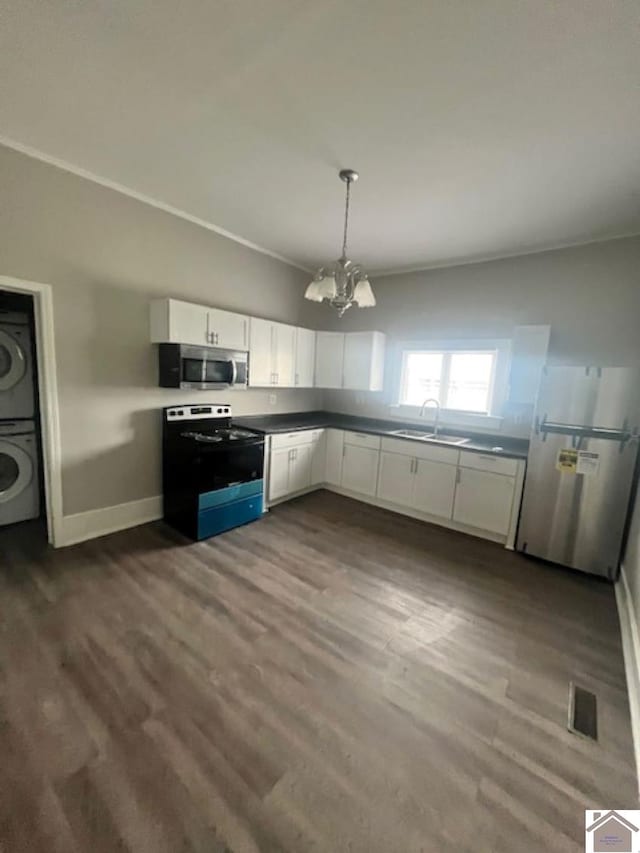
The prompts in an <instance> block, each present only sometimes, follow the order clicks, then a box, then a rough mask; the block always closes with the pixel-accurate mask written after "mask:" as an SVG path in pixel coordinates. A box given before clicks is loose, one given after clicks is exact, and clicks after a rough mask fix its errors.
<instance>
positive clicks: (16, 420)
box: [0, 290, 46, 527]
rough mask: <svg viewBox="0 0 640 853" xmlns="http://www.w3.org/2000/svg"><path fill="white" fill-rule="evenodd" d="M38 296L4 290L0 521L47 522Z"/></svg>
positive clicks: (0, 311)
mask: <svg viewBox="0 0 640 853" xmlns="http://www.w3.org/2000/svg"><path fill="white" fill-rule="evenodd" d="M41 436H42V429H41V414H40V395H39V386H38V352H37V346H36V333H35V312H34V304H33V296H31V295H29V294H23V293H15V292H9V291H6V290H0V527H8V526H10V525H14V524H20V523H24V522H31V523H32V524H36V523H37V521H40V522H41V524H42V525H43V526H44V524H46V501H45V492H44V476H43V471H44V466H43V459H42V438H41Z"/></svg>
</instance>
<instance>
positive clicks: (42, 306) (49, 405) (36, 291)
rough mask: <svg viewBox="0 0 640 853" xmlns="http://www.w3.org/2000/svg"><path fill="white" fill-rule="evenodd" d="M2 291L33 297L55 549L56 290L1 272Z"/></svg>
mask: <svg viewBox="0 0 640 853" xmlns="http://www.w3.org/2000/svg"><path fill="white" fill-rule="evenodd" d="M0 290H7V291H11V292H12V293H25V294H27V295H29V296H33V308H34V317H35V332H36V365H37V375H38V392H39V396H40V425H41V429H42V458H43V467H44V492H45V503H46V508H47V509H46V511H47V538H48V540H49V543H50V544H51V545H53V547H54V548H55V547H57V545H58V543H61V542H62V451H61V443H60V410H59V405H58V373H57V368H56V349H55V332H54V319H53V293H52V290H51V285H50V284H42V283H40V282H37V281H27V280H25V279H21V278H13V277H11V276H6V275H0Z"/></svg>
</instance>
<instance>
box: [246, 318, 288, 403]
mask: <svg viewBox="0 0 640 853" xmlns="http://www.w3.org/2000/svg"><path fill="white" fill-rule="evenodd" d="M295 342H296V329H295V327H294V326H287V325H286V324H285V323H274V322H273V321H271V320H260V319H258V318H257V317H252V318H251V325H250V336H249V385H250V386H252V387H254V388H255V387H265V386H278V387H280V388H291V387H293V385H294V384H295V370H294V367H295Z"/></svg>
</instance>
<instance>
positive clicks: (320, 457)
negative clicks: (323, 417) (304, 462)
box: [311, 430, 327, 486]
mask: <svg viewBox="0 0 640 853" xmlns="http://www.w3.org/2000/svg"><path fill="white" fill-rule="evenodd" d="M311 447H312V451H311V453H312V456H311V485H312V486H319V485H320V483H324V478H325V470H326V465H327V438H326V434H325V431H324V430H318V436H317V437H316V436H315V435H314V439H313V444H312V445H311Z"/></svg>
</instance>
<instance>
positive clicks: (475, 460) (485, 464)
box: [460, 450, 518, 477]
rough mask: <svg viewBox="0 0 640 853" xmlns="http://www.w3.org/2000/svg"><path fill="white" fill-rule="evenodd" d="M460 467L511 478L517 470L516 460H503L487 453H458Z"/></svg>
mask: <svg viewBox="0 0 640 853" xmlns="http://www.w3.org/2000/svg"><path fill="white" fill-rule="evenodd" d="M460 467H462V468H473V469H475V470H476V471H493V473H494V474H506V476H508V477H513V476H515V474H516V471H517V470H518V460H517V459H505V457H504V456H493V455H491V454H489V453H469V452H467V453H465V452H464V450H461V451H460Z"/></svg>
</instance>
